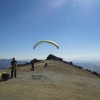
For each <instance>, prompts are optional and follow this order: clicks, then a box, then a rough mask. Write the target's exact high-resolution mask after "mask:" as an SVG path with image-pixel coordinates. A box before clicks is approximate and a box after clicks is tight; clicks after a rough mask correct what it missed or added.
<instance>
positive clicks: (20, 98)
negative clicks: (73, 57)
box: [0, 61, 100, 100]
mask: <svg viewBox="0 0 100 100" xmlns="http://www.w3.org/2000/svg"><path fill="white" fill-rule="evenodd" d="M30 68H31V66H30V65H28V66H24V67H19V68H18V70H17V72H18V77H17V78H13V79H10V80H8V81H2V82H0V86H1V87H0V100H100V78H98V77H97V76H95V75H93V74H91V73H89V72H87V71H83V70H82V69H78V68H75V67H73V66H71V65H67V64H64V63H59V62H55V61H48V66H47V67H46V68H44V63H36V64H35V71H30ZM6 71H8V72H10V70H6ZM32 75H33V76H36V75H37V77H32ZM39 76H41V77H39Z"/></svg>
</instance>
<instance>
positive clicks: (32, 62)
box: [31, 59, 34, 71]
mask: <svg viewBox="0 0 100 100" xmlns="http://www.w3.org/2000/svg"><path fill="white" fill-rule="evenodd" d="M31 65H32V67H31V71H34V59H33V60H31Z"/></svg>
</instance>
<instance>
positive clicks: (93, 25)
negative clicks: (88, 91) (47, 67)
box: [0, 0, 100, 60]
mask: <svg viewBox="0 0 100 100" xmlns="http://www.w3.org/2000/svg"><path fill="white" fill-rule="evenodd" d="M99 4H100V0H71V1H70V0H42V1H40V0H30V1H28V0H21V1H17V0H15V1H13V0H9V1H4V0H1V1H0V12H1V13H0V14H1V16H0V22H1V23H0V46H1V47H2V48H1V49H0V59H2V58H5V59H9V58H13V57H15V58H16V59H33V58H37V59H44V58H46V55H48V54H54V55H57V56H58V57H61V58H64V59H69V60H70V59H80V58H81V59H83V58H84V59H87V60H88V59H90V58H94V57H95V59H97V58H96V57H98V59H99V57H100V47H99V43H100V38H99V37H100V34H99V33H100V24H99V22H100V13H99V11H100V5H99ZM41 40H51V41H54V42H56V43H57V44H58V45H59V49H57V48H56V47H55V46H53V45H52V44H48V43H43V44H40V45H39V46H37V47H36V48H35V49H33V46H34V44H35V43H37V42H38V41H41ZM89 57H90V58H89ZM95 59H94V60H95Z"/></svg>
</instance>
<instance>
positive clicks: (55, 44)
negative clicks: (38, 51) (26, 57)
mask: <svg viewBox="0 0 100 100" xmlns="http://www.w3.org/2000/svg"><path fill="white" fill-rule="evenodd" d="M44 42H46V43H50V44H53V45H54V46H56V47H57V49H58V48H59V46H58V44H57V43H55V42H53V41H50V40H42V41H39V42H37V43H36V44H35V45H34V47H33V49H35V48H36V47H37V46H38V45H39V44H41V43H44Z"/></svg>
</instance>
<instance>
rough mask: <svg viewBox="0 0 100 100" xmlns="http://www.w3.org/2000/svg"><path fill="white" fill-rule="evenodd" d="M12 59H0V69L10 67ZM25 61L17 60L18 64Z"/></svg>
mask: <svg viewBox="0 0 100 100" xmlns="http://www.w3.org/2000/svg"><path fill="white" fill-rule="evenodd" d="M11 61H12V59H0V69H6V68H9V67H11ZM26 62H27V61H19V60H17V63H18V64H25V63H26Z"/></svg>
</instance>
